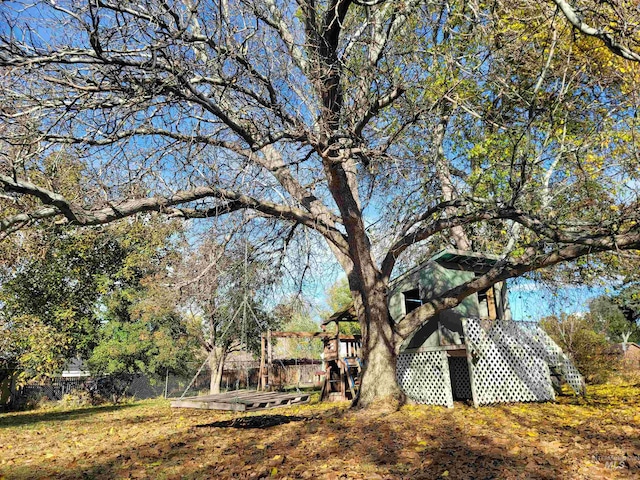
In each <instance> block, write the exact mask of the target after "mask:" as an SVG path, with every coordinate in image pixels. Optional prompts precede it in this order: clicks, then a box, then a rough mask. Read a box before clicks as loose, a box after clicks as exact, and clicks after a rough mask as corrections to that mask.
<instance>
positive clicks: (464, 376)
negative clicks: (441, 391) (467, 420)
mask: <svg viewBox="0 0 640 480" xmlns="http://www.w3.org/2000/svg"><path fill="white" fill-rule="evenodd" d="M449 372H450V374H451V390H452V392H453V398H455V399H470V398H471V380H470V378H469V365H468V364H467V358H466V357H451V358H449Z"/></svg>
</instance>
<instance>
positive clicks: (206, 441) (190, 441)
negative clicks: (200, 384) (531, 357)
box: [0, 381, 640, 479]
mask: <svg viewBox="0 0 640 480" xmlns="http://www.w3.org/2000/svg"><path fill="white" fill-rule="evenodd" d="M589 393H590V395H589V398H588V399H587V400H586V401H585V400H583V399H578V398H574V397H570V396H566V397H561V398H560V399H559V400H558V402H556V403H547V404H514V405H500V406H495V407H482V408H479V409H474V408H472V407H469V406H466V405H464V404H456V406H455V408H453V409H446V408H441V407H430V406H406V407H404V408H402V409H401V410H400V411H398V412H395V413H391V414H389V413H386V414H385V413H380V412H369V411H352V410H349V408H348V405H347V404H328V403H324V404H311V405H302V406H294V407H289V408H281V409H274V410H268V411H263V412H256V413H253V414H239V413H221V412H214V411H203V410H186V409H172V408H170V407H169V403H168V402H167V401H164V400H152V401H143V402H137V403H130V404H124V405H116V406H101V407H87V408H75V409H62V408H57V409H55V408H54V409H47V410H43V409H41V410H35V411H29V412H19V413H9V414H2V415H0V478H2V479H4V478H6V479H13V478H25V479H26V478H56V479H59V478H81V479H89V478H104V479H111V478H154V479H155V478H157V479H163V478H176V479H178V478H211V479H217V478H256V479H257V478H281V479H283V478H289V479H292V478H310V479H315V478H326V479H346V478H354V479H376V478H377V479H381V478H391V479H395V478H407V479H418V478H424V479H435V478H450V479H464V478H477V479H482V478H486V479H489V478H496V479H498V478H499V479H503V478H504V479H509V478H523V479H524V478H543V479H557V478H562V479H567V478H568V479H572V478H576V479H578V478H593V479H603V478H604V479H609V478H625V479H628V478H634V477H637V478H640V383H638V382H633V381H627V382H619V383H617V384H611V385H604V386H599V387H592V388H591V389H590V392H589Z"/></svg>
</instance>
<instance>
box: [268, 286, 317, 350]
mask: <svg viewBox="0 0 640 480" xmlns="http://www.w3.org/2000/svg"><path fill="white" fill-rule="evenodd" d="M273 315H274V316H275V317H276V318H278V320H279V321H280V322H281V324H282V327H281V328H282V330H283V331H285V332H319V331H320V326H319V325H318V322H316V321H314V320H313V317H312V309H311V305H309V303H308V302H305V301H304V299H302V298H301V297H299V296H295V297H291V298H289V299H285V300H284V301H282V302H280V303H279V304H278V305H276V308H274V310H273ZM277 341H278V345H279V350H280V351H281V355H282V357H283V358H306V359H319V358H321V355H322V352H323V350H324V347H323V343H322V340H320V339H319V338H300V339H299V338H284V339H278V340H277Z"/></svg>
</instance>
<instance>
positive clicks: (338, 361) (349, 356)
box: [260, 317, 362, 401]
mask: <svg viewBox="0 0 640 480" xmlns="http://www.w3.org/2000/svg"><path fill="white" fill-rule="evenodd" d="M332 324H333V325H332ZM338 324H339V322H338V320H336V319H333V317H332V318H331V319H329V320H328V321H327V322H325V323H324V324H323V325H322V327H323V331H322V332H275V331H267V332H266V333H265V334H263V335H262V349H261V350H262V354H261V357H260V372H261V374H260V390H262V391H266V390H278V389H282V388H284V387H285V386H286V384H285V382H284V381H283V379H282V378H281V375H279V374H278V372H279V371H280V370H281V369H279V368H278V366H279V365H278V363H279V361H278V360H274V355H273V342H272V339H274V338H298V339H314V338H317V339H320V340H322V343H323V352H322V366H321V368H320V369H319V370H318V371H317V372H316V375H317V376H318V377H319V378H320V379H321V380H320V383H321V385H322V390H321V393H320V399H321V400H323V401H325V400H330V401H336V400H352V399H354V398H355V397H356V395H357V394H358V387H359V385H360V375H361V372H362V361H361V355H360V348H361V337H360V335H345V334H341V333H340V332H339V328H338ZM333 326H335V331H334V332H329V331H328V330H331V329H332V327H333Z"/></svg>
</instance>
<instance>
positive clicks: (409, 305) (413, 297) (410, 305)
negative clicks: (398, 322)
mask: <svg viewBox="0 0 640 480" xmlns="http://www.w3.org/2000/svg"><path fill="white" fill-rule="evenodd" d="M402 295H404V312H405V314H407V313H409V312H412V311H414V310H415V309H416V308H418V307H419V306H420V305H422V299H421V298H420V290H419V289H417V288H414V289H413V290H409V291H407V292H403V293H402Z"/></svg>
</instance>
